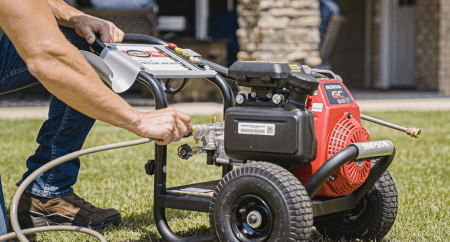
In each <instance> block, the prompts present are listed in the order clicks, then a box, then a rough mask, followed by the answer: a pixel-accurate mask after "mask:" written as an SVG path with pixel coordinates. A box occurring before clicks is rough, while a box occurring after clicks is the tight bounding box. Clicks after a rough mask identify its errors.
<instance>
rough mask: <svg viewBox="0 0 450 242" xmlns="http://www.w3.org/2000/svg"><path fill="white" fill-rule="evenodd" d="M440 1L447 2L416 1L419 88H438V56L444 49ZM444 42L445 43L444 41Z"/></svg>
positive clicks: (416, 72) (416, 71) (434, 0)
mask: <svg viewBox="0 0 450 242" xmlns="http://www.w3.org/2000/svg"><path fill="white" fill-rule="evenodd" d="M440 2H446V0H418V1H417V2H416V15H417V23H416V24H417V26H416V27H417V28H416V30H417V33H416V64H415V79H416V88H417V89H418V90H438V85H439V80H440V77H439V75H440V72H441V71H440V68H439V62H440V58H438V57H440V56H441V55H440V52H441V51H443V50H442V48H440V44H439V39H440V28H439V26H440V21H441V20H440V15H441V14H440ZM442 43H443V44H444V41H443V42H442ZM444 51H445V50H444ZM448 51H449V50H447V52H448Z"/></svg>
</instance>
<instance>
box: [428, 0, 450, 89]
mask: <svg viewBox="0 0 450 242" xmlns="http://www.w3.org/2000/svg"><path fill="white" fill-rule="evenodd" d="M422 1H426V0H422ZM440 4H441V6H440V11H439V12H440V16H439V18H440V19H441V24H440V26H439V30H440V31H439V32H440V36H439V37H440V38H439V49H440V51H439V76H438V78H439V79H438V80H439V82H438V83H439V92H440V93H442V94H445V95H450V2H449V1H448V0H441V2H440Z"/></svg>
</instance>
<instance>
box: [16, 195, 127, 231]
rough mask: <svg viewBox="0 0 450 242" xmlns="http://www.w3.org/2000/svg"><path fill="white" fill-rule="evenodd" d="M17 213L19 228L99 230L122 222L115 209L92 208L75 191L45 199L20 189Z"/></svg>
mask: <svg viewBox="0 0 450 242" xmlns="http://www.w3.org/2000/svg"><path fill="white" fill-rule="evenodd" d="M18 215H19V224H20V227H22V229H25V228H34V227H41V226H50V225H74V226H81V227H91V228H95V229H103V228H105V227H107V226H110V225H114V226H116V225H119V224H120V223H121V222H122V218H121V216H120V213H119V212H118V211H117V210H115V209H112V208H111V209H101V208H97V207H94V206H92V204H90V203H88V202H86V201H84V199H82V198H80V197H78V196H77V195H75V193H71V194H68V195H67V196H64V197H58V198H45V197H39V196H35V195H33V194H31V193H29V192H24V193H23V195H22V197H21V198H20V201H19V206H18Z"/></svg>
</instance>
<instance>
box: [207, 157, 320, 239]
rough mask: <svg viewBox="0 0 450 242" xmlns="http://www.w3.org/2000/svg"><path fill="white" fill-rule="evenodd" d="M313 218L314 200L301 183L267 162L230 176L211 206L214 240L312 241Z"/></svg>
mask: <svg viewBox="0 0 450 242" xmlns="http://www.w3.org/2000/svg"><path fill="white" fill-rule="evenodd" d="M255 214H256V215H255ZM252 219H253V220H252ZM312 219H313V213H312V207H311V201H310V199H309V197H308V194H307V192H306V191H305V188H304V187H303V186H302V184H301V183H300V181H299V180H298V179H297V178H295V177H294V176H293V175H292V173H290V172H288V171H287V170H286V169H284V168H282V167H280V166H277V165H275V164H271V163H266V162H251V163H247V164H245V165H243V166H240V167H239V168H237V169H235V170H233V171H231V172H230V173H228V174H227V175H226V176H225V177H224V178H223V179H222V180H221V181H220V182H219V184H218V185H217V187H216V189H215V191H214V195H213V197H212V200H211V203H210V206H209V221H210V225H211V234H212V235H213V237H214V241H232V242H234V241H252V242H253V241H309V238H310V236H311V230H312V224H313V220H312Z"/></svg>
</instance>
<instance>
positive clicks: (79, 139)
mask: <svg viewBox="0 0 450 242" xmlns="http://www.w3.org/2000/svg"><path fill="white" fill-rule="evenodd" d="M61 31H62V32H63V33H64V35H65V36H66V38H67V39H68V40H69V41H70V42H71V43H72V44H73V45H75V46H76V47H77V48H79V49H81V50H89V44H88V43H87V42H86V41H85V39H83V38H82V37H80V36H79V35H78V34H77V33H75V31H74V30H73V29H70V28H65V27H61ZM37 82H38V81H37V79H36V78H34V77H33V76H32V75H31V74H30V72H29V71H28V68H27V66H26V64H25V62H24V61H23V60H22V58H20V56H19V55H18V54H17V51H16V49H15V47H14V46H13V44H12V43H11V41H10V40H9V38H8V37H7V36H6V35H4V36H3V37H2V39H1V41H0V95H1V94H4V93H7V92H11V91H14V90H17V89H22V88H25V87H29V86H32V85H34V84H36V83H37ZM94 122H95V120H94V119H92V118H89V117H87V116H85V115H84V114H82V113H80V112H78V111H76V110H74V109H73V108H71V107H69V106H68V105H66V104H65V103H63V102H62V101H60V100H59V99H58V98H56V97H55V96H52V98H51V101H50V108H49V114H48V119H47V120H46V121H45V122H44V123H43V125H42V127H41V129H40V131H39V134H38V137H37V139H36V141H37V143H38V144H39V147H38V148H37V149H36V151H35V153H34V155H32V156H30V157H29V158H28V160H27V162H26V165H27V168H28V171H27V172H25V174H24V175H23V177H22V180H21V181H20V183H21V182H22V181H23V180H24V179H25V178H27V176H28V175H30V174H31V173H32V172H34V171H35V170H37V169H38V168H39V167H41V166H42V165H44V164H46V163H47V162H49V161H51V160H54V159H56V158H58V157H60V156H63V155H66V154H68V153H71V152H74V151H78V150H80V149H81V148H82V146H83V143H84V141H85V139H86V137H87V135H88V133H89V131H90V130H91V128H92V126H93V125H94ZM79 170H80V160H79V159H78V158H77V159H73V160H71V161H68V162H66V163H63V164H61V165H59V166H57V167H55V168H53V169H50V170H48V171H47V172H45V173H44V174H41V175H39V176H38V177H37V178H36V180H35V181H34V182H33V183H32V184H31V185H30V186H28V187H27V191H28V192H30V193H32V194H34V195H37V196H41V197H47V198H55V197H62V196H65V195H67V194H70V193H72V192H73V188H72V186H73V185H74V184H75V183H76V181H77V177H78V172H79ZM0 184H1V183H0ZM0 190H1V185H0ZM2 194H3V193H2ZM0 198H1V200H0V205H1V206H0V215H1V214H5V208H4V201H3V195H2V196H1V197H0ZM0 220H1V217H0ZM5 224H6V223H5ZM0 226H1V228H0V234H1V232H2V230H3V229H5V230H6V226H5V227H3V226H2V221H0Z"/></svg>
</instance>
